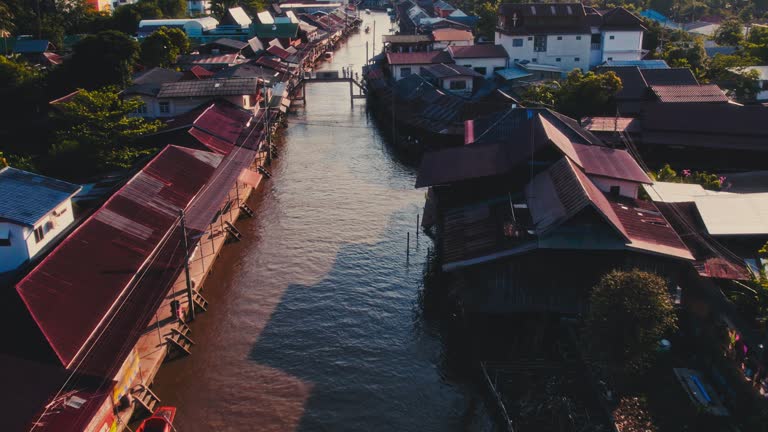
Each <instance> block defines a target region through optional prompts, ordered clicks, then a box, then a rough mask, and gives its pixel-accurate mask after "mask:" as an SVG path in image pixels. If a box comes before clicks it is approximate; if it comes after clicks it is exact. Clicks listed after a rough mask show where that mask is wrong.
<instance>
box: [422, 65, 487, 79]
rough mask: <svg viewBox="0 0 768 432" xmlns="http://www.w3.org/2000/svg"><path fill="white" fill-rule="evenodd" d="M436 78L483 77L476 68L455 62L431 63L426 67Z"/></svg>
mask: <svg viewBox="0 0 768 432" xmlns="http://www.w3.org/2000/svg"><path fill="white" fill-rule="evenodd" d="M424 69H425V70H426V71H427V72H429V73H430V74H431V75H432V76H434V77H435V78H449V77H462V76H463V77H482V75H480V74H479V73H477V72H475V71H474V70H472V69H470V68H468V67H464V66H459V65H455V64H445V63H440V64H436V65H429V66H426V67H425V68H424Z"/></svg>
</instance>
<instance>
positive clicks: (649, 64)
mask: <svg viewBox="0 0 768 432" xmlns="http://www.w3.org/2000/svg"><path fill="white" fill-rule="evenodd" d="M603 66H606V67H629V66H636V67H638V68H640V69H669V65H668V64H667V62H666V61H664V60H608V61H606V62H605V63H603V64H602V65H601V67H603Z"/></svg>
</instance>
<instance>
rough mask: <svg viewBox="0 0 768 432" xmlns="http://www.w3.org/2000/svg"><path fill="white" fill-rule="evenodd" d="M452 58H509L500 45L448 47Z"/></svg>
mask: <svg viewBox="0 0 768 432" xmlns="http://www.w3.org/2000/svg"><path fill="white" fill-rule="evenodd" d="M448 51H450V53H451V57H453V58H509V54H507V50H505V49H504V47H503V46H501V45H469V46H449V47H448Z"/></svg>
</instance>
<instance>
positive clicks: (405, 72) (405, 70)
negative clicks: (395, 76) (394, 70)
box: [400, 67, 411, 78]
mask: <svg viewBox="0 0 768 432" xmlns="http://www.w3.org/2000/svg"><path fill="white" fill-rule="evenodd" d="M409 75H411V68H409V67H404V68H400V78H405V77H407V76H409Z"/></svg>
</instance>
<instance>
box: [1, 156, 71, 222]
mask: <svg viewBox="0 0 768 432" xmlns="http://www.w3.org/2000/svg"><path fill="white" fill-rule="evenodd" d="M79 190H80V186H78V185H75V184H72V183H67V182H65V181H61V180H56V179H52V178H50V177H45V176H41V175H39V174H34V173H31V172H27V171H22V170H19V169H16V168H11V167H5V168H3V169H0V219H5V220H8V221H11V222H15V223H18V224H23V225H29V226H34V224H35V223H37V221H39V220H40V219H41V218H42V217H43V216H45V215H46V214H48V213H50V212H51V211H52V210H54V209H55V208H56V207H58V206H59V205H60V204H61V203H63V202H65V201H67V200H68V199H69V198H70V197H71V196H72V195H74V194H76V193H77V191H79Z"/></svg>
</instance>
